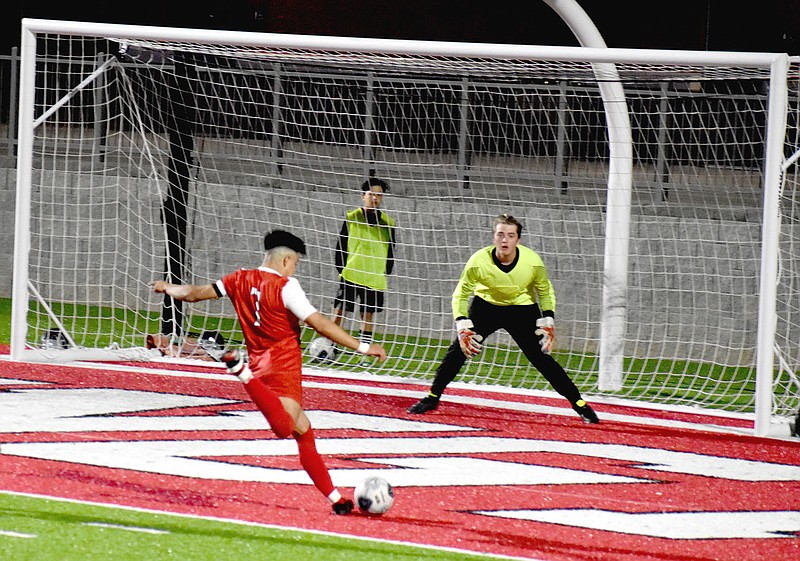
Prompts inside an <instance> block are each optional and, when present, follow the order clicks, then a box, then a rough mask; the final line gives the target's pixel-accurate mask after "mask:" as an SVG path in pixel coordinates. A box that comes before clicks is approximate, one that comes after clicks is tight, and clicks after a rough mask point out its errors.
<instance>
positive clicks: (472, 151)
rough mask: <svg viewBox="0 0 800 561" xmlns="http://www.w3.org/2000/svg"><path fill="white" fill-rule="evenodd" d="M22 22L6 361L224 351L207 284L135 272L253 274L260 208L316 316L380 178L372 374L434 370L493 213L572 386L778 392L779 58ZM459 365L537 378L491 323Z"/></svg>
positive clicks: (784, 248)
mask: <svg viewBox="0 0 800 561" xmlns="http://www.w3.org/2000/svg"><path fill="white" fill-rule="evenodd" d="M26 25H27V27H26ZM23 28H24V30H26V31H27V33H28V34H29V35H25V36H26V37H28V42H27V43H25V44H24V45H23V60H24V63H23V73H22V75H23V82H22V93H21V99H22V105H21V107H22V112H21V115H20V123H21V128H20V131H21V132H20V152H19V154H20V159H19V170H18V191H19V199H18V204H17V240H16V253H15V277H14V278H15V290H14V311H13V315H14V323H13V334H12V353H13V354H14V355H15V356H16V357H18V358H26V359H29V360H75V359H84V358H85V359H94V360H107V359H112V358H116V359H123V360H130V359H141V360H175V359H184V358H197V359H203V360H213V359H214V357H215V356H218V353H217V351H218V350H219V348H221V347H222V346H225V345H228V346H230V345H233V346H240V345H241V344H242V341H241V333H240V330H239V328H238V325H237V323H236V321H235V316H234V312H233V309H232V307H231V306H230V303H229V302H227V301H226V300H224V299H223V300H219V301H211V302H204V303H200V304H191V305H190V304H181V303H178V302H174V301H172V300H171V299H170V298H163V297H161V296H159V295H155V294H153V293H152V292H151V290H150V289H149V287H148V283H149V282H151V281H153V280H156V279H163V278H167V279H169V280H172V281H173V282H182V283H208V282H212V281H215V280H216V279H218V278H220V277H221V276H223V275H224V274H226V273H228V272H231V271H233V270H235V269H237V268H242V267H255V266H258V265H259V264H260V263H261V259H262V240H263V236H264V233H265V232H267V231H268V230H271V229H276V228H281V229H288V230H290V231H292V232H294V233H296V234H298V235H300V236H301V237H302V238H303V239H304V240H305V242H306V244H307V247H308V255H307V256H306V258H305V259H303V260H302V261H301V263H300V266H299V268H298V271H297V274H296V276H297V278H298V279H299V280H300V283H301V285H302V286H303V288H304V289H305V291H306V293H307V295H308V296H309V298H310V300H311V301H312V303H313V304H315V305H316V306H317V308H318V309H320V311H322V312H323V313H326V314H329V313H330V312H331V311H332V304H333V297H334V295H335V293H336V289H337V284H338V274H337V271H336V269H335V266H334V260H335V259H334V251H335V247H336V244H337V239H338V235H339V231H340V229H341V226H342V221H343V220H344V216H345V213H346V212H347V211H348V210H352V209H354V208H357V207H358V206H360V205H361V201H362V199H361V190H360V186H361V184H362V183H363V182H364V181H365V180H366V179H368V178H370V177H377V178H380V179H383V180H384V181H386V182H387V183H388V185H389V190H388V193H387V194H386V196H385V197H384V201H383V206H382V210H383V211H384V212H385V213H387V214H388V215H389V216H391V217H392V218H393V219H394V220H395V221H396V238H397V239H396V246H395V251H394V270H393V272H392V274H391V275H390V276H389V287H388V289H387V291H386V302H385V309H384V311H383V312H381V313H379V314H376V316H375V319H376V324H375V332H376V340H377V341H379V342H381V343H382V344H384V345H385V346H386V347H387V349H388V351H389V355H390V358H389V359H388V360H387V361H386V362H385V363H383V364H380V365H378V364H373V365H370V366H369V367H368V369H369V371H370V372H372V373H376V374H385V375H392V376H400V377H406V378H409V379H418V380H430V379H431V378H432V375H433V371H434V370H435V368H436V366H437V365H438V363H439V361H440V360H441V359H442V357H443V355H444V350H445V348H446V347H447V345H448V344H449V343H450V341H451V339H452V337H453V335H454V322H453V317H452V313H451V307H450V306H451V304H450V300H451V294H452V292H453V289H454V287H455V284H456V281H457V279H458V277H459V275H460V273H461V270H462V267H463V265H464V263H465V262H466V260H467V258H468V257H469V256H470V255H471V254H472V253H473V252H474V251H476V250H477V249H479V248H481V247H485V246H488V245H490V244H491V227H492V224H493V220H494V218H495V217H496V216H497V215H498V214H501V213H509V214H512V215H514V216H516V217H517V218H519V219H520V221H521V222H522V223H523V226H524V231H523V234H522V242H523V244H525V245H528V246H529V247H531V248H533V249H534V250H535V251H537V252H538V253H539V254H540V255H541V256H542V258H543V260H544V262H545V265H546V266H547V268H548V271H549V274H550V277H551V280H552V282H553V284H554V286H555V290H556V295H557V302H558V304H557V310H556V349H555V356H556V358H557V359H558V360H559V362H561V363H562V364H563V365H564V367H565V368H566V369H567V370H568V372H569V373H570V375H571V376H572V378H573V379H574V380H575V382H576V384H577V385H578V387H580V388H581V389H582V391H583V392H584V394H586V395H590V396H601V395H606V396H610V397H617V398H626V399H631V400H636V401H639V402H641V403H654V404H670V405H677V406H681V405H685V406H693V407H700V408H703V409H707V410H722V411H725V412H727V413H735V414H741V415H745V416H751V417H752V416H756V415H757V414H759V413H757V409H759V400H760V399H761V400H765V401H763V403H762V405H761V406H760V407H761V409H760V411H761V413H760V414H761V415H766V418H767V419H768V420H770V419H771V420H773V421H774V420H775V419H778V420H780V419H788V418H789V417H790V416H791V415H792V414H793V413H794V412H796V410H797V408H798V406H800V400H798V395H800V384H799V383H798V377H797V371H798V367H799V365H800V356H798V350H799V349H800V346H798V345H797V341H798V340H800V325H799V322H800V317H798V311H799V308H800V306H798V294H797V289H798V287H797V283H798V280H797V279H798V278H800V277H799V276H798V274H800V270H799V268H800V263H798V260H799V259H800V251H798V246H797V234H798V230H797V228H798V225H797V219H798V217H799V216H800V213H799V212H798V209H799V208H800V207H799V206H798V202H797V201H796V200H795V198H796V193H797V191H798V185H797V174H796V166H795V165H794V163H793V159H792V158H786V159H784V152H785V153H786V154H787V155H790V154H792V153H794V152H795V151H796V150H798V149H800V146H798V145H799V144H800V141H799V140H798V138H796V130H797V128H796V124H797V116H798V112H799V111H800V109H798V102H797V95H796V93H797V87H796V86H797V78H796V77H797V68H796V67H795V66H791V67H790V68H789V69H788V70H787V68H786V67H785V66H786V65H785V64H784V67H783V68H782V69H781V67H780V63H781V61H783V62H784V63H785V61H786V57H781V56H778V55H771V56H768V55H756V54H740V55H731V54H728V55H725V56H723V54H721V53H720V54H714V53H696V54H695V53H685V52H683V53H669V52H658V51H625V50H604V51H598V50H592V49H581V48H552V47H550V48H548V47H514V46H498V45H463V44H447V43H441V44H435V43H419V42H402V41H371V40H364V39H353V40H347V39H333V38H316V39H315V38H309V37H293V36H275V35H258V34H244V33H226V32H208V31H194V30H173V29H166V28H140V27H132V26H113V25H101V24H82V25H77V24H74V23H73V24H70V25H68V26H60V25H59V24H58V22H44V21H38V20H27V22H23ZM776 61H777V62H776ZM776 64H778V66H777V67H776ZM775 68H778V70H775ZM790 77H791V78H790ZM776 80H777V81H776ZM609 85H612V86H613V87H614V88H616V89H615V90H614V91H616V92H624V96H623V97H621V98H611V99H610V98H609V97H608V96H607V95H604V87H605V88H606V90H605V91H606V92H607V91H608V90H607V88H608V86H609ZM787 92H788V95H787ZM787 107H789V108H790V110H789V111H788V118H789V123H790V126H789V127H788V128H787V126H786V119H787ZM620 110H621V111H620ZM615 111H616V116H617V118H619V117H620V116H622V117H624V118H623V119H622V121H620V120H619V119H617V125H619V123H622V124H624V125H625V126H626V127H628V129H627V130H626V131H623V132H625V134H622V135H619V134H615V133H618V132H619V131H618V130H616V129H614V130H612V129H611V128H610V126H609V123H614V120H613V119H612V118H611V117H610V115H612V114H614V112H615ZM617 125H614V126H617ZM787 131H795V132H793V133H792V134H791V135H788V133H787ZM617 138H621V139H622V141H617V140H615V139H617ZM618 144H622V145H621V146H618ZM620 154H622V156H620ZM615 158H622V159H621V160H619V159H618V160H615ZM620 163H622V164H627V167H626V165H619V164H620ZM620 170H621V172H620ZM620 175H621V176H622V177H619V176H620ZM615 276H616V277H620V278H616V280H615ZM609 279H612V281H613V282H610V281H609ZM765 282H766V283H767V285H766V286H767V287H772V288H771V289H769V290H763V289H762V288H761V287H762V285H763V283H765ZM344 326H345V327H346V328H347V329H349V330H351V331H353V332H355V331H357V330H358V328H359V324H358V318H357V317H354V316H352V315H349V316H348V317H346V320H345V323H344ZM310 338H311V333H308V332H307V331H306V332H304V333H303V339H304V341H306V342H307V341H308V340H310ZM604 338H605V340H604ZM765 347H766V348H765ZM604 349H606V350H604ZM605 352H608V353H611V354H612V355H613V356H610V357H604V356H603V354H604V353H605ZM604 361H606V362H607V364H609V365H611V366H610V367H609V368H611V369H612V370H616V371H612V372H604V368H606V366H605V363H604ZM315 366H316V365H315V364H313V363H310V362H309V368H313V367H315ZM324 366H325V367H326V368H332V369H341V370H362V371H363V369H364V367H363V366H362V365H360V364H359V360H358V359H357V358H356V357H353V356H351V355H348V354H345V353H343V354H341V355H340V356H339V357H338V360H337V361H336V362H335V363H330V364H326V365H324ZM459 380H460V381H464V382H472V383H475V384H497V385H502V386H505V387H512V388H527V389H540V390H548V389H549V386H548V385H547V383H546V382H545V381H544V379H543V378H542V377H541V376H540V375H539V374H538V372H537V371H536V370H535V369H533V368H532V367H531V366H530V365H529V364H528V363H527V361H526V360H525V358H524V357H523V356H522V355H521V353H520V352H519V351H518V350H517V348H516V346H515V345H514V344H513V342H511V341H510V339H509V337H508V336H507V334H505V333H504V332H500V333H498V334H497V335H495V336H493V337H492V338H490V339H489V341H487V344H486V346H485V347H484V351H483V352H482V354H481V355H480V356H479V357H477V358H476V359H473V360H471V361H469V362H468V364H467V366H466V367H465V368H464V370H463V371H462V373H461V375H460V377H459ZM765 411H766V412H765Z"/></svg>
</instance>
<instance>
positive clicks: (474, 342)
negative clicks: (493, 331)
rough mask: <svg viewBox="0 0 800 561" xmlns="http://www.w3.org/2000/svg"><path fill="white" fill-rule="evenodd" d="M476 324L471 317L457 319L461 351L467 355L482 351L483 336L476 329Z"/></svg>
mask: <svg viewBox="0 0 800 561" xmlns="http://www.w3.org/2000/svg"><path fill="white" fill-rule="evenodd" d="M474 327H475V326H474V325H472V320H470V319H469V318H462V319H459V320H456V331H458V344H459V345H460V346H461V352H463V353H464V355H465V356H467V357H473V356H475V355H477V354H478V353H479V352H481V341H483V337H482V336H481V335H479V334H477V333H475V331H474Z"/></svg>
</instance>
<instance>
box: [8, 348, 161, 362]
mask: <svg viewBox="0 0 800 561" xmlns="http://www.w3.org/2000/svg"><path fill="white" fill-rule="evenodd" d="M161 356H162V355H161V352H160V351H159V350H158V349H148V348H145V347H130V348H125V349H123V348H115V349H89V348H86V349H25V350H23V351H22V352H21V353H20V355H19V356H12V357H11V358H12V359H13V360H18V361H20V362H37V363H67V362H129V361H151V360H155V359H160V358H161Z"/></svg>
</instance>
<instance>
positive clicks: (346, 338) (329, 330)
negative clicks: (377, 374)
mask: <svg viewBox="0 0 800 561" xmlns="http://www.w3.org/2000/svg"><path fill="white" fill-rule="evenodd" d="M305 321H306V324H308V325H310V326H311V327H312V328H313V329H314V330H315V331H316V332H317V333H319V334H320V335H322V336H323V337H327V338H328V339H330V340H331V341H333V342H334V343H339V344H340V345H342V346H343V347H347V348H349V349H353V350H354V351H358V352H360V353H362V354H365V355H367V356H374V357H378V360H379V361H380V362H383V361H384V360H386V350H385V349H384V348H383V347H382V346H381V345H379V344H378V343H372V344H371V345H369V348H366V343H361V342H360V341H359V340H358V339H356V338H355V337H353V336H352V335H350V334H349V333H348V332H347V331H345V330H344V329H342V328H341V327H339V326H338V325H336V324H335V323H333V320H331V319H329V318H328V317H326V316H325V315H323V314H321V313H320V312H314V313H313V314H311V315H310V316H308V317H307V318H306V320H305Z"/></svg>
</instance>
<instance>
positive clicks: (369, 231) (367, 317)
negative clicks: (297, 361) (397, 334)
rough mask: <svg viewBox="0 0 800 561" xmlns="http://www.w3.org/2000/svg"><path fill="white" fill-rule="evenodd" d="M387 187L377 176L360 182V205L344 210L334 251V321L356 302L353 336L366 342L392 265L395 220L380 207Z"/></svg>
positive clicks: (379, 309) (370, 337) (369, 341)
mask: <svg viewBox="0 0 800 561" xmlns="http://www.w3.org/2000/svg"><path fill="white" fill-rule="evenodd" d="M388 190H389V186H388V184H387V183H386V182H385V181H383V180H382V179H378V178H377V177H370V178H369V179H368V180H367V181H365V182H364V183H363V184H362V185H361V201H362V205H361V206H360V207H359V208H356V209H353V210H351V211H349V212H348V213H347V215H346V217H345V220H344V223H343V224H342V229H341V231H340V232H339V239H338V242H337V244H336V251H335V259H336V270H337V272H338V273H339V287H338V290H337V292H336V297H335V298H334V302H333V308H334V309H333V321H334V322H335V323H336V325H341V324H342V319H343V317H344V313H345V312H354V311H355V308H356V303H357V302H358V304H359V306H358V307H359V315H360V319H361V323H360V331H359V332H358V333H357V334H356V338H357V339H359V340H360V341H361V342H362V343H367V344H371V343H372V342H373V340H374V331H375V321H374V319H375V318H374V315H375V314H376V313H378V312H382V311H383V307H384V293H385V292H386V288H387V285H388V283H387V280H386V277H387V275H390V274H391V273H392V269H393V268H394V248H395V242H396V240H395V221H394V219H393V218H392V217H391V216H389V215H388V214H386V213H385V212H384V211H382V210H381V209H380V206H381V204H382V203H383V195H384V193H386V192H387V191H388Z"/></svg>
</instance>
